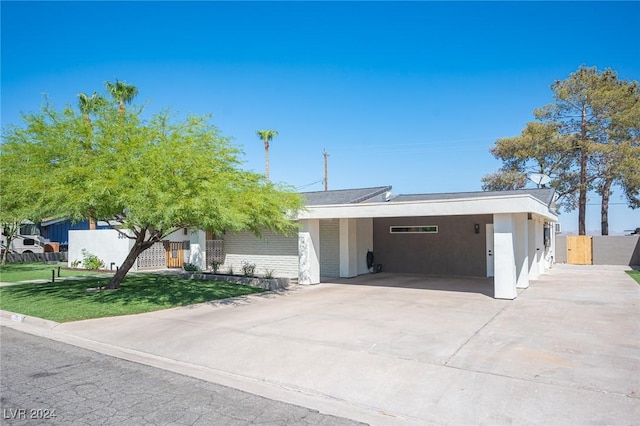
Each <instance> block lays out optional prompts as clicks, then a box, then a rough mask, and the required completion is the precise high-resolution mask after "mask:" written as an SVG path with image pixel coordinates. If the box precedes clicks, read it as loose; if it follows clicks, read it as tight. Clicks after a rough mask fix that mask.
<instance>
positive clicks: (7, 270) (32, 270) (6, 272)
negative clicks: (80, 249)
mask: <svg viewBox="0 0 640 426" xmlns="http://www.w3.org/2000/svg"><path fill="white" fill-rule="evenodd" d="M58 266H62V268H60V277H63V278H64V277H75V276H82V275H95V274H96V273H99V272H96V271H83V270H71V269H64V268H65V267H66V264H60V265H53V264H46V263H8V264H6V265H4V266H0V282H3V283H17V282H20V281H28V280H51V270H52V269H55V271H56V278H57V277H58Z"/></svg>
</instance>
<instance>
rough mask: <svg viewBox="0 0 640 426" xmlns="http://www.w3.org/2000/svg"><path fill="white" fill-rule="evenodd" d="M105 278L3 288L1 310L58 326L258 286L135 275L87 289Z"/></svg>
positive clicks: (232, 294)
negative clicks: (112, 285)
mask: <svg viewBox="0 0 640 426" xmlns="http://www.w3.org/2000/svg"><path fill="white" fill-rule="evenodd" d="M107 281H108V277H106V278H86V279H82V278H80V279H77V280H68V281H56V282H55V283H45V284H34V283H26V284H16V285H12V286H6V287H0V309H2V310H5V311H10V312H16V313H20V314H23V315H29V316H34V317H38V318H44V319H49V320H52V321H56V322H67V321H77V320H82V319H89V318H102V317H110V316H117V315H129V314H139V313H143V312H151V311H157V310H160V309H167V308H173V307H176V306H185V305H192V304H194V303H202V302H208V301H210V300H217V299H226V298H229V297H236V296H244V295H248V294H253V293H258V292H261V291H264V290H262V289H259V288H254V287H249V286H244V285H239V284H234V283H228V282H219V281H207V280H187V279H183V278H179V277H176V276H172V275H159V274H132V275H129V276H127V278H126V279H125V281H124V282H123V283H122V284H121V288H120V290H115V291H110V290H103V291H87V289H89V288H97V287H100V286H104V285H106V283H107Z"/></svg>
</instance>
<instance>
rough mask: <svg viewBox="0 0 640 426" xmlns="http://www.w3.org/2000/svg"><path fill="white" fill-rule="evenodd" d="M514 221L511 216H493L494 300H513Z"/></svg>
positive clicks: (514, 268)
mask: <svg viewBox="0 0 640 426" xmlns="http://www.w3.org/2000/svg"><path fill="white" fill-rule="evenodd" d="M514 222H515V219H514V215H512V214H494V215H493V247H494V259H495V275H494V277H493V289H494V297H495V298H496V299H515V298H516V296H517V295H518V293H517V290H516V279H517V278H516V262H515V260H516V259H515V251H514V233H515V232H514V231H515V223H514Z"/></svg>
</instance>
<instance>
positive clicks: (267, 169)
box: [264, 141, 269, 182]
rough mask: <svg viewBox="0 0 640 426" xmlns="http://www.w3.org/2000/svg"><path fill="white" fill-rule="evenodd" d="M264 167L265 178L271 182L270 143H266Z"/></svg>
mask: <svg viewBox="0 0 640 426" xmlns="http://www.w3.org/2000/svg"><path fill="white" fill-rule="evenodd" d="M264 167H265V173H264V175H265V178H266V179H267V182H269V142H267V141H265V142H264Z"/></svg>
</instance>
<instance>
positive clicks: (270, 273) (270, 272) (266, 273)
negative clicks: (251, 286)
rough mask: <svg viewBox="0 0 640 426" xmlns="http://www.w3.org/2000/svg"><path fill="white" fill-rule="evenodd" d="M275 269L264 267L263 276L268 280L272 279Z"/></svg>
mask: <svg viewBox="0 0 640 426" xmlns="http://www.w3.org/2000/svg"><path fill="white" fill-rule="evenodd" d="M275 272H276V270H275V269H265V270H264V277H265V278H266V279H268V280H270V279H272V278H273V276H274V274H275Z"/></svg>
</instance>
